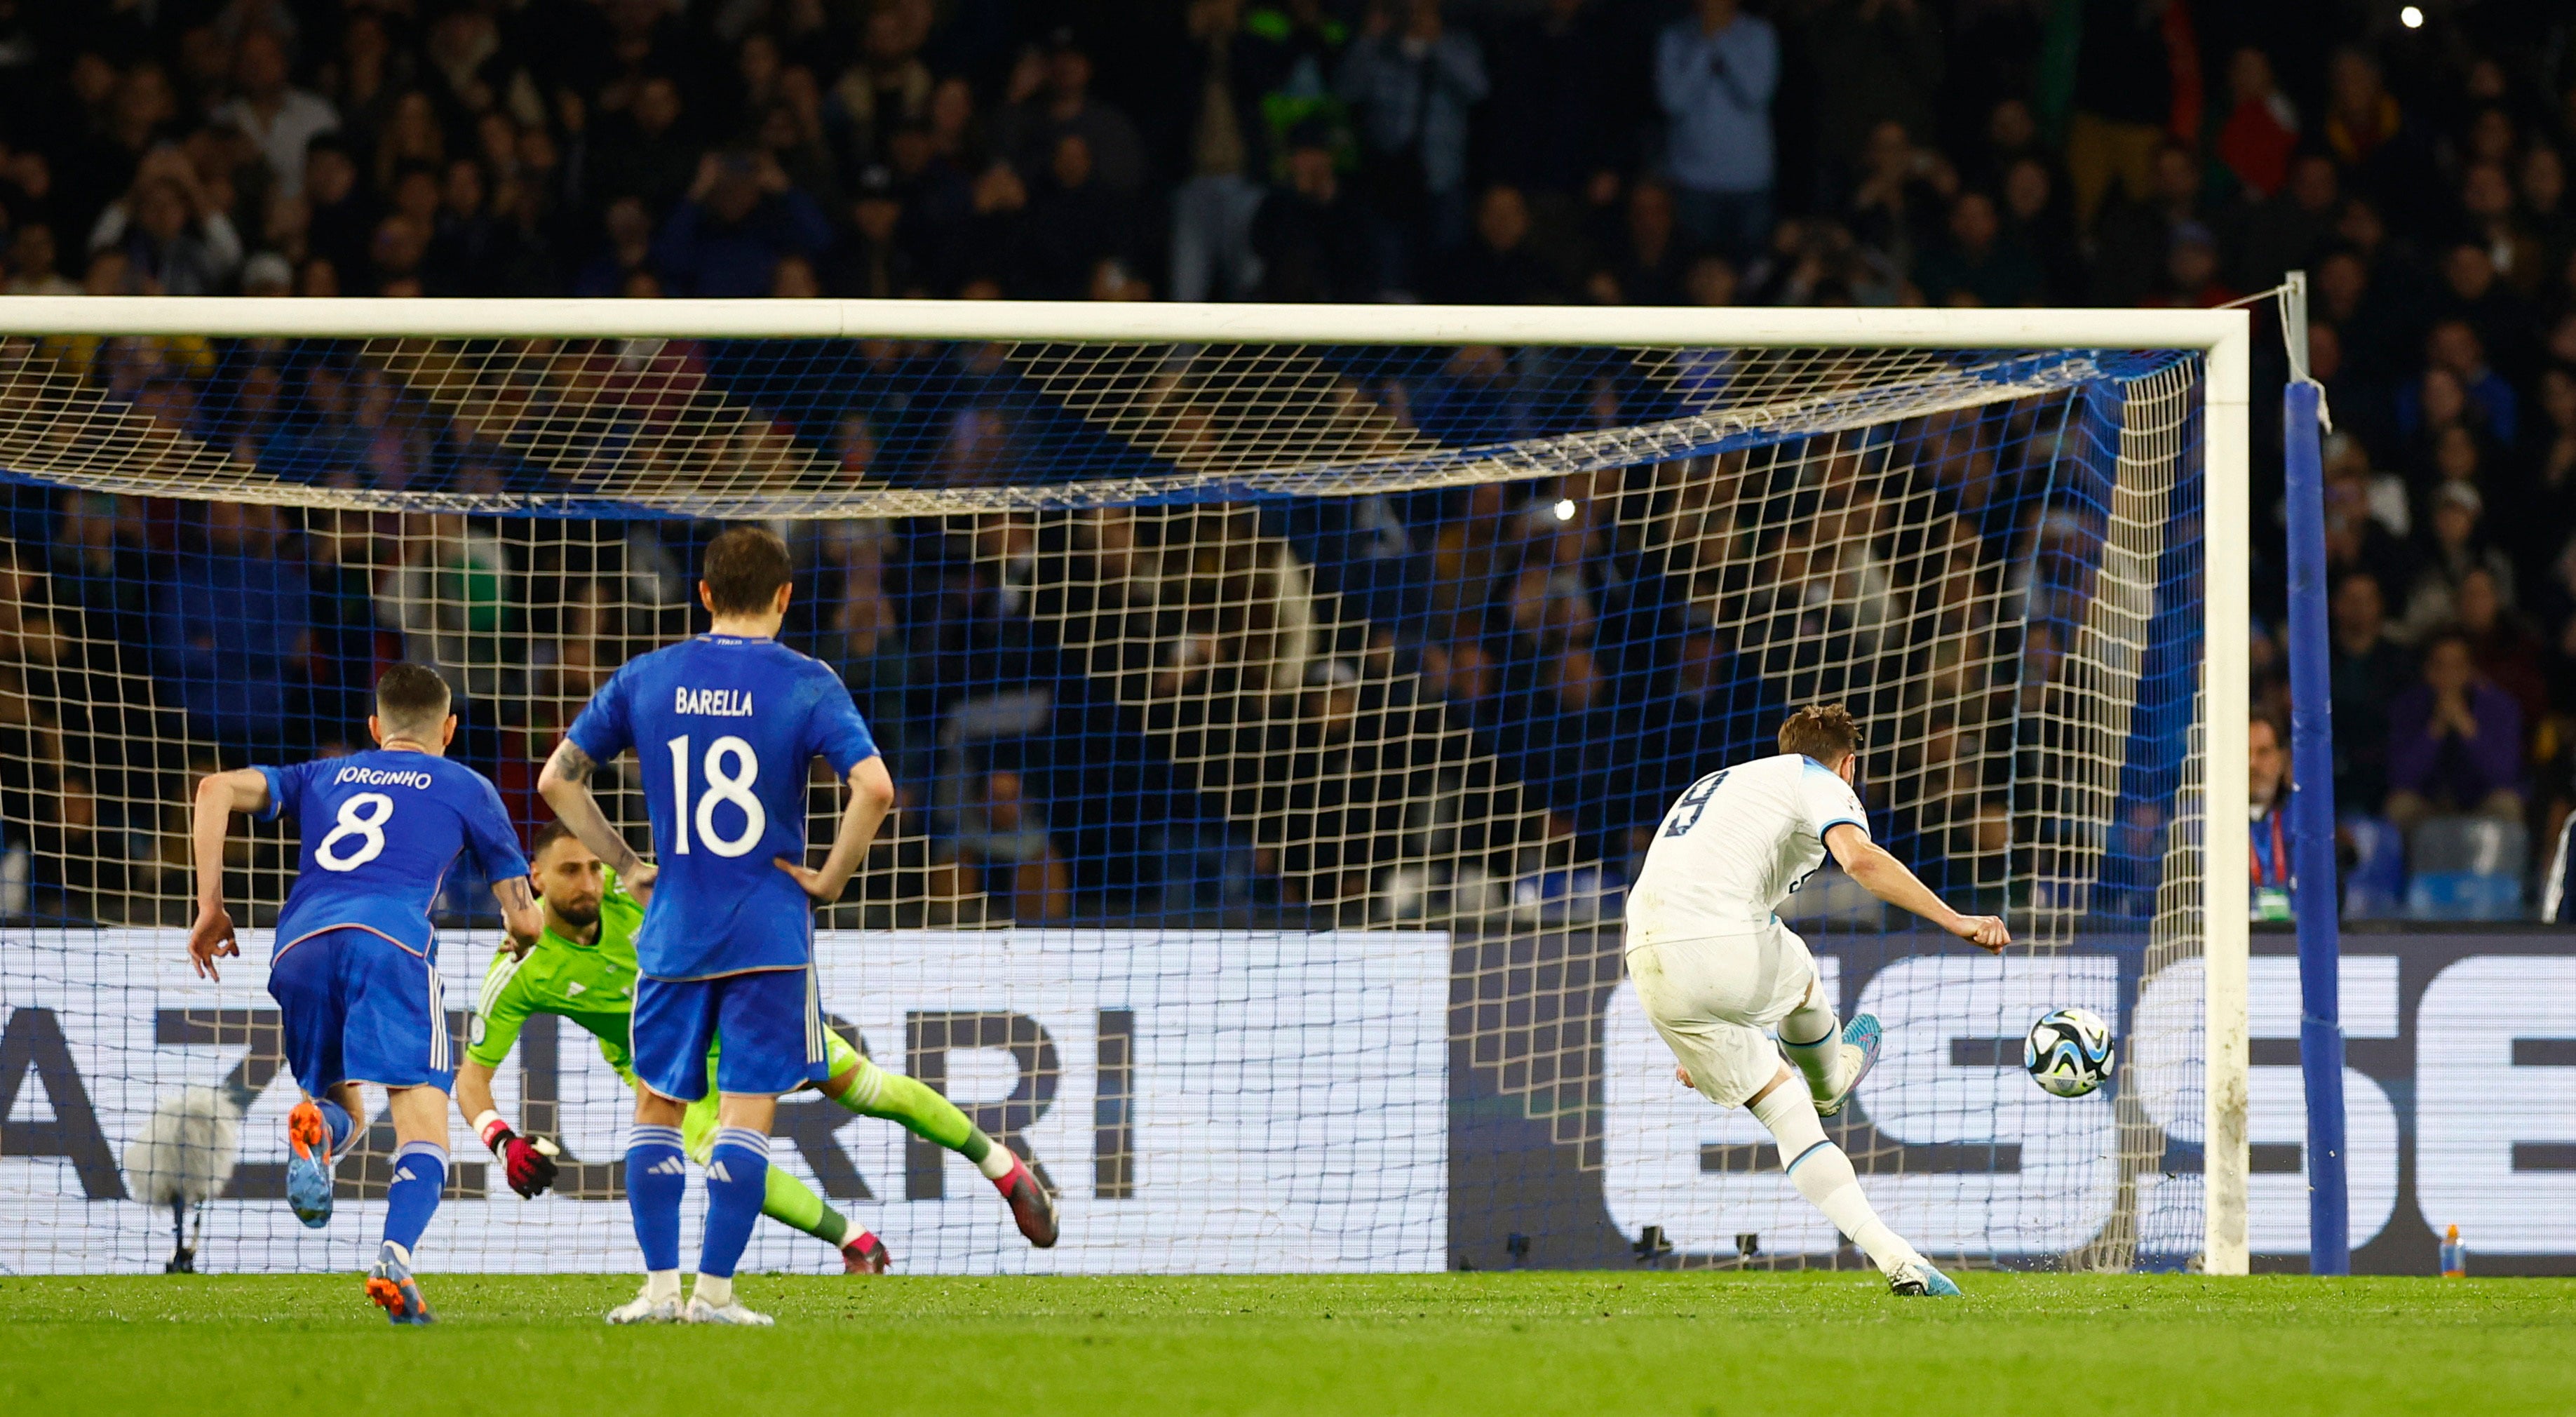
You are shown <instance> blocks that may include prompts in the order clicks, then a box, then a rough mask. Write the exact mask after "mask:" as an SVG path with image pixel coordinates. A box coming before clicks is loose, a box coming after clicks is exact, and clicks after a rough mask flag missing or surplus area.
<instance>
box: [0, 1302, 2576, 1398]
mask: <svg viewBox="0 0 2576 1417" xmlns="http://www.w3.org/2000/svg"><path fill="white" fill-rule="evenodd" d="M1962 1283H1963V1285H1964V1287H1965V1288H1966V1289H1967V1297H1966V1298H1965V1299H1964V1300H1963V1301H1954V1302H1948V1303H1941V1302H1933V1301H1913V1302H1904V1301H1898V1300H1896V1299H1893V1298H1891V1297H1890V1296H1889V1295H1888V1294H1887V1293H1886V1291H1885V1290H1884V1289H1883V1288H1881V1287H1880V1286H1879V1285H1878V1284H1877V1283H1876V1282H1875V1281H1873V1280H1871V1279H1869V1278H1867V1277H1865V1276H1862V1275H1855V1274H1839V1275H1837V1274H1806V1275H1776V1276H1775V1275H1729V1274H1712V1273H1696V1274H1683V1273H1633V1274H1609V1275H1601V1274H1564V1273H1554V1274H1551V1273H1523V1274H1455V1275H1452V1274H1439V1275H1417V1276H1400V1277H1377V1276H1371V1277H1358V1276H1329V1277H1320V1278H1263V1279H1023V1278H1011V1279H934V1278H892V1277H890V1278H880V1279H815V1278H786V1277H765V1276H746V1277H745V1278H744V1280H743V1282H742V1293H743V1296H744V1297H745V1299H747V1300H748V1301H749V1302H751V1303H752V1304H753V1305H755V1306H756V1307H759V1308H762V1309H766V1310H768V1311H770V1312H772V1313H774V1314H776V1315H777V1317H778V1327H777V1328H776V1329H774V1330H769V1331H765V1332H749V1331H739V1330H729V1329H696V1328H653V1329H610V1328H608V1327H606V1326H605V1325H603V1324H602V1323H601V1322H600V1315H601V1313H602V1312H604V1311H605V1310H606V1309H608V1308H609V1307H610V1306H611V1305H613V1304H615V1303H617V1302H619V1301H620V1300H622V1299H624V1298H625V1297H627V1296H628V1295H629V1294H630V1293H632V1292H633V1288H634V1281H633V1280H632V1279H630V1278H626V1277H622V1276H620V1277H600V1276H583V1277H518V1276H513V1277H488V1276H474V1275H439V1274H430V1275H427V1276H425V1278H424V1284H425V1287H426V1289H427V1292H428V1294H429V1298H430V1303H431V1305H432V1306H433V1308H435V1309H436V1310H437V1311H438V1314H439V1318H440V1320H441V1321H440V1322H439V1323H438V1324H437V1325H435V1326H433V1327H430V1328H427V1329H396V1328H393V1327H391V1326H390V1325H388V1324H386V1323H385V1322H384V1321H383V1319H382V1318H381V1316H379V1315H378V1314H377V1312H376V1311H375V1310H374V1309H372V1308H369V1307H367V1306H366V1304H365V1303H364V1301H363V1299H362V1298H361V1296H360V1293H359V1282H358V1280H357V1279H355V1278H353V1277H350V1276H346V1275H332V1276H319V1275H301V1276H269V1277H250V1276H211V1277H190V1276H180V1277H160V1276H152V1277H118V1278H48V1279H27V1278H0V1413H12V1414H15V1413H25V1414H29V1417H35V1414H48V1417H50V1414H56V1413H69V1412H120V1413H151V1412H181V1411H185V1412H190V1413H201V1412H202V1413H229V1412H244V1413H249V1412H257V1413H263V1414H268V1413H276V1412H292V1411H303V1412H365V1413H393V1412H400V1413H406V1414H410V1413H420V1414H441V1417H444V1414H448V1413H456V1414H472V1415H473V1417H521V1414H537V1413H602V1414H610V1417H647V1414H661V1413H683V1414H690V1417H707V1415H708V1414H713V1413H724V1412H737V1411H739V1412H750V1413H754V1414H757V1417H875V1414H887V1413H914V1412H923V1413H947V1412H955V1413H974V1414H999V1413H1010V1414H1057V1413H1093V1412H1101V1413H1110V1412H1116V1413H1147V1414H1150V1417H1180V1414H1187V1413H1297V1414H1305V1413H1363V1414H1368V1417H1390V1415H1391V1414H1398V1413H1417V1412H1422V1413H1449V1412H1458V1413H1470V1414H1475V1417H1516V1414H1522V1413H1569V1414H1572V1413H1583V1414H1597V1413H1623V1412H1650V1413H1671V1414H1679V1417H1697V1414H1729V1415H1730V1417H1731V1415H1732V1414H1735V1413H1761V1414H1765V1417H1793V1414H1808V1413H1813V1414H1819V1417H1843V1414H1853V1413H1879V1412H1888V1413H1953V1412H1955V1413H1975V1414H1978V1417H2004V1414H2015V1413H2024V1412H2048V1413H2059V1412H2072V1413H2088V1414H2089V1413H2102V1412H2116V1413H2130V1412H2139V1413H2177V1414H2188V1417H2209V1414H2216V1413H2236V1412H2245V1413H2260V1414H2264V1417H2287V1414H2294V1413H2356V1412H2368V1413H2378V1412H2441V1413H2475V1414H2477V1417H2494V1414H2500V1413H2520V1412H2534V1413H2539V1412H2547V1413H2569V1412H2576V1281H2562V1280H2533V1279H2523V1280H2515V1279H2488V1280H2455V1281H2440V1280H2432V1279H2420V1280H2418V1279H2354V1280H2327V1281H2320V1280H2310V1279H2302V1278H2258V1279H2236V1280H2218V1279H2204V1278H2197V1277H2186V1276H2135V1277H2132V1276H2093V1275H2073V1276H2068V1275H2003V1274H1972V1275H1965V1276H1962Z"/></svg>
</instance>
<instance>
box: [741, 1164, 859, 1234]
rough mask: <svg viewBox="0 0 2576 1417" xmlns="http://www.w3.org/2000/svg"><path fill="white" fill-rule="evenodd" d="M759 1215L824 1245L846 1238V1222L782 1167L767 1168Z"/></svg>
mask: <svg viewBox="0 0 2576 1417" xmlns="http://www.w3.org/2000/svg"><path fill="white" fill-rule="evenodd" d="M760 1213H761V1214H763V1215H766V1216H768V1217H769V1218H770V1219H772V1220H775V1221H777V1222H778V1223H779V1224H781V1225H785V1226H788V1227H790V1228H791V1229H796V1230H802V1231H804V1232H805V1233H806V1234H808V1235H811V1236H813V1237H814V1238H815V1239H817V1240H820V1241H822V1242H823V1243H825V1244H827V1245H838V1244H840V1243H841V1242H842V1241H843V1240H845V1239H848V1238H849V1234H850V1222H849V1220H848V1219H847V1218H846V1217H844V1216H843V1215H842V1214H841V1213H840V1212H839V1211H837V1210H834V1209H832V1207H831V1206H830V1205H829V1204H827V1203H825V1201H824V1200H823V1198H822V1197H821V1196H818V1195H816V1194H814V1190H813V1188H812V1187H811V1186H808V1185H806V1184H805V1183H804V1182H802V1181H799V1180H797V1179H796V1178H795V1177H793V1176H790V1175H788V1174H787V1168H786V1167H783V1166H772V1167H770V1168H769V1189H768V1191H767V1192H766V1193H764V1194H763V1195H762V1196H761V1199H760Z"/></svg>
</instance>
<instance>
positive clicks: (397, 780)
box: [331, 768, 429, 791]
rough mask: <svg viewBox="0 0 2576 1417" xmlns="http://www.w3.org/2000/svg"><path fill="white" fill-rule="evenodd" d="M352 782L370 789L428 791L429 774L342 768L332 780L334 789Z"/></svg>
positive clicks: (410, 771)
mask: <svg viewBox="0 0 2576 1417" xmlns="http://www.w3.org/2000/svg"><path fill="white" fill-rule="evenodd" d="M352 782H362V783H365V784H366V785H367V786H369V787H417V788H420V789H422V790H424V791H426V790H427V789H428V787H429V774H428V773H425V772H420V771H417V770H407V771H403V772H387V771H385V770H384V769H383V768H342V769H340V771H339V774H338V775H337V776H335V777H333V778H332V779H331V785H332V786H333V787H339V786H342V785H343V784H346V783H352Z"/></svg>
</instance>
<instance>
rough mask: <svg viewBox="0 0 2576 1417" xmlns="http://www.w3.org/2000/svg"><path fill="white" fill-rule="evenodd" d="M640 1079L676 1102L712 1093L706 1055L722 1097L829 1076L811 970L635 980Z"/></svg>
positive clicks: (785, 1088)
mask: <svg viewBox="0 0 2576 1417" xmlns="http://www.w3.org/2000/svg"><path fill="white" fill-rule="evenodd" d="M628 1027H629V1028H630V1029H632V1030H633V1042H634V1049H635V1076H636V1077H638V1078H640V1079H642V1080H643V1083H644V1085H645V1086H646V1087H649V1088H651V1089H653V1090H654V1091H655V1092H657V1093H660V1094H661V1095H662V1096H664V1097H668V1098H670V1099H672V1100H673V1101H676V1102H695V1101H697V1100H698V1099H699V1098H701V1097H704V1096H706V1095H707V1049H708V1047H709V1046H710V1045H712V1044H713V1043H714V1042H715V1040H716V1039H718V1038H722V1039H723V1040H724V1052H723V1054H722V1055H721V1056H720V1057H719V1058H718V1059H717V1061H716V1077H715V1084H716V1090H717V1091H718V1092H741V1093H752V1094H757V1095H760V1096H765V1097H778V1096H782V1095H784V1094H786V1093H790V1092H794V1091H795V1090H796V1089H798V1088H800V1087H803V1086H804V1085H806V1084H807V1083H809V1082H821V1081H822V1080H823V1079H824V1078H825V1077H827V1076H828V1075H829V1068H828V1064H827V1061H826V1060H827V1059H828V1058H829V1056H830V1054H829V1053H828V1051H827V1040H826V1039H825V1036H824V1028H823V1009H822V1005H821V1002H820V1001H819V1000H818V999H817V998H816V995H815V990H814V970H813V967H812V966H810V965H809V966H807V967H805V968H802V969H762V970H755V971H752V972H750V973H747V974H721V975H718V976H716V977H715V978H713V979H676V980H675V979H655V978H653V977H651V976H649V975H646V976H643V977H639V978H638V979H637V980H636V981H635V1013H634V1016H633V1018H632V1021H631V1022H630V1023H629V1025H628Z"/></svg>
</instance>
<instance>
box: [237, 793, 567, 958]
mask: <svg viewBox="0 0 2576 1417" xmlns="http://www.w3.org/2000/svg"><path fill="white" fill-rule="evenodd" d="M259 773H260V775H261V776H263V777H265V778H267V779H268V805H267V806H266V807H265V808H263V809H261V811H260V813H259V819H260V820H261V821H263V822H266V821H274V820H276V819H277V817H278V816H279V814H281V813H284V814H286V815H289V816H292V817H294V818H295V822H296V827H297V830H298V832H299V834H300V835H301V836H302V837H303V838H304V852H303V856H302V858H301V862H300V865H299V866H298V869H297V871H296V876H295V888H294V889H293V890H291V891H289V892H287V895H286V909H285V911H284V912H283V913H281V914H280V915H279V916H278V918H277V953H279V954H284V953H285V952H286V951H287V950H288V949H289V948H290V947H292V946H293V945H294V944H296V943H297V942H298V941H300V940H304V939H306V938H308V937H310V936H313V935H317V934H320V933H321V932H322V931H325V930H335V929H339V928H341V927H344V926H346V927H350V928H354V929H359V930H364V931H367V932H368V933H370V934H373V935H380V936H383V937H384V938H385V939H387V940H390V941H392V942H393V943H395V944H397V945H400V946H401V947H402V948H404V949H406V950H409V951H411V952H412V953H413V954H416V955H420V956H422V957H424V958H435V957H436V949H437V940H438V936H437V931H436V930H435V928H434V927H432V926H431V924H430V920H429V912H430V908H431V907H432V906H433V905H435V904H436V903H437V900H438V892H439V888H440V887H442V886H444V885H445V884H446V883H447V873H448V871H449V869H450V868H452V867H453V866H454V865H455V864H456V858H457V857H459V856H461V855H464V854H466V853H468V852H471V853H472V854H473V857H474V864H475V866H476V867H477V868H479V869H480V870H481V871H482V872H483V877H484V879H485V880H489V881H499V880H506V879H508V878H509V877H512V876H524V875H526V874H528V861H527V858H526V857H525V856H522V855H521V854H520V853H519V834H518V831H517V830H516V829H515V828H513V827H512V826H511V825H510V814H509V813H508V812H506V811H503V810H502V808H501V794H500V793H498V792H495V791H493V790H492V784H491V783H490V782H489V781H487V780H486V779H485V778H484V776H483V775H482V774H481V773H479V772H476V771H475V770H474V769H472V768H469V767H467V766H465V765H464V764H463V763H452V762H449V761H448V760H447V759H445V758H439V757H432V756H431V755H429V754H427V753H419V752H412V751H409V750H395V751H391V752H388V751H386V750H384V749H372V750H370V751H367V752H364V753H352V754H350V755H349V756H347V757H345V758H316V759H315V760H313V761H312V762H309V763H299V764H297V765H296V766H294V767H289V768H270V767H264V768H261V769H259Z"/></svg>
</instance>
